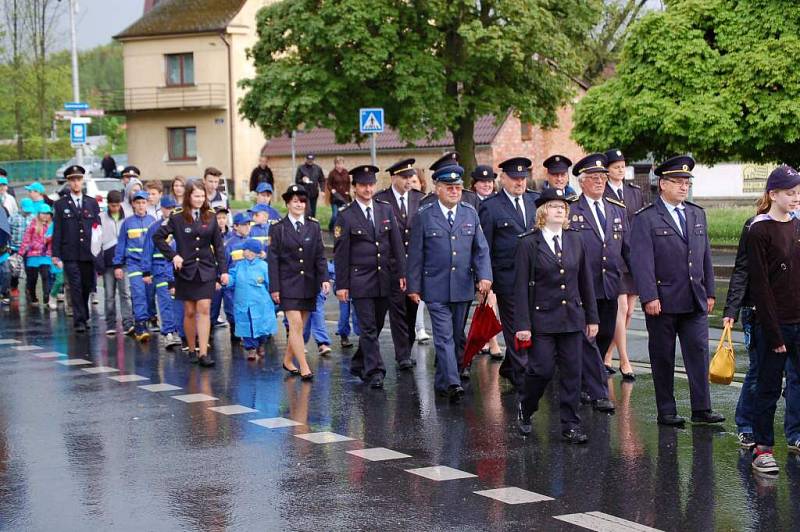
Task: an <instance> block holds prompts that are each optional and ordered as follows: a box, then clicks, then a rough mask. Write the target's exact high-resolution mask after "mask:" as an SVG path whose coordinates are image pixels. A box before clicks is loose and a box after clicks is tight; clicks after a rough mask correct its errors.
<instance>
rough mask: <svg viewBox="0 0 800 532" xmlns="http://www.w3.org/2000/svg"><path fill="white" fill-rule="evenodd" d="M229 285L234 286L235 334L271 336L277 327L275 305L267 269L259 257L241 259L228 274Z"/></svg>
mask: <svg viewBox="0 0 800 532" xmlns="http://www.w3.org/2000/svg"><path fill="white" fill-rule="evenodd" d="M229 276H230V277H229V281H228V286H229V287H231V288H233V318H234V322H235V323H236V336H239V337H240V338H260V337H262V336H272V335H274V334H275V333H276V332H277V330H278V322H277V320H276V319H275V305H274V304H273V302H272V297H270V295H269V270H268V267H267V263H266V262H265V261H264V260H262V259H259V258H255V259H253V260H247V259H242V260H240V261H239V262H237V264H236V268H235V269H234V270H233V271H232V272H230V274H229Z"/></svg>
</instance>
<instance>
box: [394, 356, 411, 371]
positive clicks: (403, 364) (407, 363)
mask: <svg viewBox="0 0 800 532" xmlns="http://www.w3.org/2000/svg"><path fill="white" fill-rule="evenodd" d="M397 367H398V368H399V369H401V370H403V371H406V370H409V369H414V363H413V362H411V359H408V358H407V359H405V360H401V361H400V362H398V363H397Z"/></svg>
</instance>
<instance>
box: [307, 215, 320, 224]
mask: <svg viewBox="0 0 800 532" xmlns="http://www.w3.org/2000/svg"><path fill="white" fill-rule="evenodd" d="M306 220H310V221H312V222H314V223H315V224H317V225H319V220H317V219H316V218H314V217H313V216H306Z"/></svg>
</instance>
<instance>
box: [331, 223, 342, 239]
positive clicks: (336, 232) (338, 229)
mask: <svg viewBox="0 0 800 532" xmlns="http://www.w3.org/2000/svg"><path fill="white" fill-rule="evenodd" d="M340 236H342V226H341V225H335V226H334V227H333V238H339V237H340Z"/></svg>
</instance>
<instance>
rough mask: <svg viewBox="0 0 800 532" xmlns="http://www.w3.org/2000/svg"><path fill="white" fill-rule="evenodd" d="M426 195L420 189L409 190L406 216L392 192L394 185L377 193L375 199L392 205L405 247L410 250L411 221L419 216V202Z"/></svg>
mask: <svg viewBox="0 0 800 532" xmlns="http://www.w3.org/2000/svg"><path fill="white" fill-rule="evenodd" d="M424 197H425V195H424V194H423V193H422V192H420V191H419V190H409V191H408V198H407V200H406V217H405V218H403V217H402V216H401V215H400V205H399V204H398V203H397V198H395V196H394V192H392V187H389V188H387V189H384V190H381V191H380V192H378V193H377V194H375V199H379V200H383V201H385V202H386V203H388V204H389V205H391V206H392V211H393V212H394V217H395V219H396V220H397V225H398V227H399V228H400V236H401V237H402V239H403V247H404V248H405V249H406V250H408V239H409V238H410V236H411V222H412V220H413V219H414V218H415V217H416V216H417V211H418V210H419V202H420V201H421V200H422V198H424Z"/></svg>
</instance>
